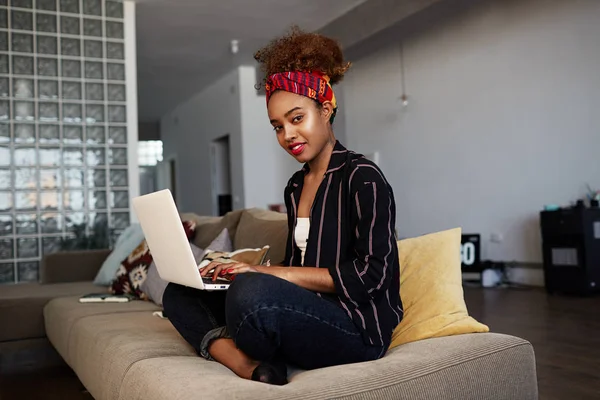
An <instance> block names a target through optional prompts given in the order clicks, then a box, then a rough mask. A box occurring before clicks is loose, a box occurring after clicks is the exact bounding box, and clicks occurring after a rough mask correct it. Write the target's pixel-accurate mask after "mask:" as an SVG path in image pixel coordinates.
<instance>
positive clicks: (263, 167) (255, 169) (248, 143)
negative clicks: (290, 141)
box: [239, 66, 301, 208]
mask: <svg viewBox="0 0 600 400" xmlns="http://www.w3.org/2000/svg"><path fill="white" fill-rule="evenodd" d="M239 78H240V84H239V86H240V102H241V118H242V119H241V121H242V148H243V154H244V155H243V158H244V192H245V193H246V198H245V207H246V208H251V207H259V208H266V207H267V206H268V205H269V204H279V203H283V190H284V188H285V185H286V184H287V181H288V180H289V179H290V177H291V176H292V174H293V173H294V172H296V171H297V170H299V169H300V168H301V165H300V164H298V162H297V161H295V160H294V159H293V158H292V157H291V156H289V155H288V154H287V152H286V151H285V150H283V149H282V148H281V147H280V146H279V143H278V142H277V137H276V135H275V132H274V131H273V127H272V126H271V124H270V123H269V117H268V115H267V107H266V103H265V101H266V100H265V96H264V95H263V96H259V95H258V94H257V91H256V89H255V87H254V85H255V84H256V69H255V67H254V66H241V67H239Z"/></svg>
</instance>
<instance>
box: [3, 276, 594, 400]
mask: <svg viewBox="0 0 600 400" xmlns="http://www.w3.org/2000/svg"><path fill="white" fill-rule="evenodd" d="M465 299H466V302H467V305H468V307H469V312H470V313H471V315H472V316H473V317H475V318H476V319H478V320H480V321H482V322H484V323H486V324H487V325H489V326H490V328H491V330H492V331H493V332H498V333H507V334H511V335H515V336H519V337H522V338H525V339H527V340H529V341H530V342H531V343H532V344H533V346H534V349H535V353H536V358H537V372H538V383H539V392H540V399H542V400H563V399H565V400H571V399H573V400H588V399H589V400H592V399H594V400H597V399H600V296H597V297H591V298H577V297H568V296H558V295H555V296H548V295H546V293H545V292H544V291H542V290H538V289H480V288H469V287H467V288H465ZM15 399H19V400H20V399H27V400H30V399H31V400H35V399H43V400H54V399H57V400H58V399H60V400H90V399H91V396H90V395H89V394H88V393H86V392H85V391H83V387H82V386H81V383H80V382H79V381H78V379H77V377H76V376H75V374H74V373H73V372H72V371H71V370H70V369H69V368H68V367H66V366H65V367H59V368H54V369H50V370H42V371H38V372H36V373H29V374H19V375H12V376H3V377H0V400H15Z"/></svg>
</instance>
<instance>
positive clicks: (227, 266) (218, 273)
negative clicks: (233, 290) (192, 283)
mask: <svg viewBox="0 0 600 400" xmlns="http://www.w3.org/2000/svg"><path fill="white" fill-rule="evenodd" d="M260 268H261V267H260V266H258V265H256V266H253V265H249V264H246V263H238V262H233V263H220V262H218V261H213V262H211V263H210V264H208V265H207V266H206V267H204V268H202V269H201V270H200V276H202V277H206V276H207V275H210V276H212V280H213V281H216V280H217V278H219V277H225V276H227V275H229V276H232V275H236V274H245V273H247V272H262V271H260Z"/></svg>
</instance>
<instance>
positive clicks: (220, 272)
mask: <svg viewBox="0 0 600 400" xmlns="http://www.w3.org/2000/svg"><path fill="white" fill-rule="evenodd" d="M229 265H230V264H228V263H227V264H218V265H217V266H216V267H215V270H214V271H213V273H212V280H213V281H216V280H217V278H218V277H219V276H221V275H223V272H224V271H225V270H226V269H227V268H229Z"/></svg>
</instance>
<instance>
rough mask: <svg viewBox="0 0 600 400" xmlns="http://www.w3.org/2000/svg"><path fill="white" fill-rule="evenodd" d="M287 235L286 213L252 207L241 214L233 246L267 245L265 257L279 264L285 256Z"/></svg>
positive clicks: (253, 246)
mask: <svg viewBox="0 0 600 400" xmlns="http://www.w3.org/2000/svg"><path fill="white" fill-rule="evenodd" d="M287 235H288V226H287V215H286V214H282V213H278V212H274V211H266V210H260V209H257V208H253V209H250V210H246V211H245V212H244V213H243V214H242V217H241V219H240V223H239V225H238V227H237V232H236V234H235V238H234V240H233V248H234V249H245V248H252V249H253V248H259V247H263V246H266V245H269V246H270V249H269V254H267V259H270V260H271V264H279V263H281V262H282V261H283V259H284V258H285V245H286V241H287Z"/></svg>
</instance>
